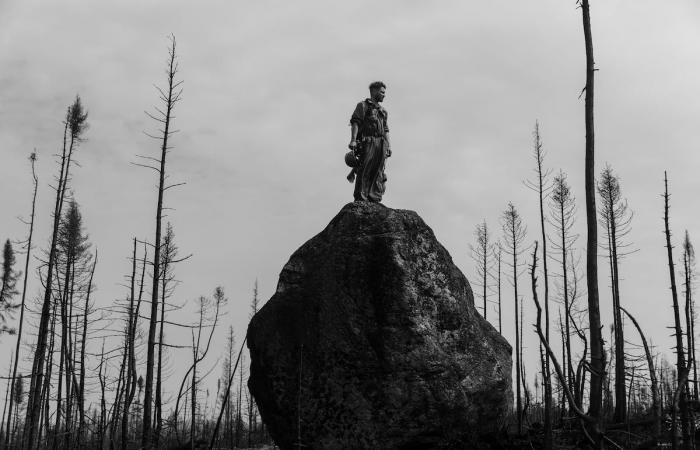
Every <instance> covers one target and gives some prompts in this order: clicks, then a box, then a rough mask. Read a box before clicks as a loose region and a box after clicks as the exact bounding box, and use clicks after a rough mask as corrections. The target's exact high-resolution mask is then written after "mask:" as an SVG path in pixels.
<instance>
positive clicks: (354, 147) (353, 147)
mask: <svg viewBox="0 0 700 450" xmlns="http://www.w3.org/2000/svg"><path fill="white" fill-rule="evenodd" d="M348 148H349V149H350V150H352V151H353V152H354V151H355V150H357V141H356V140H355V139H353V140H351V141H350V143H349V144H348Z"/></svg>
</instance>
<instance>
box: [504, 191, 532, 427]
mask: <svg viewBox="0 0 700 450" xmlns="http://www.w3.org/2000/svg"><path fill="white" fill-rule="evenodd" d="M501 226H502V228H503V242H504V248H503V250H504V251H505V252H506V254H507V255H509V256H510V258H511V259H510V261H509V262H508V264H509V265H510V268H511V270H512V272H511V279H510V281H511V283H512V285H513V300H514V302H515V314H514V315H515V379H516V382H515V385H516V414H517V416H518V433H519V434H520V433H522V430H523V417H522V414H523V403H522V393H521V381H522V380H521V376H522V369H523V367H522V361H521V360H522V348H521V345H522V343H521V339H520V330H521V326H522V325H521V323H520V318H519V315H520V307H519V302H520V299H519V294H518V276H519V275H520V271H521V267H522V262H520V261H518V258H519V257H520V255H521V254H522V252H523V248H522V246H523V242H524V240H525V235H526V233H527V229H526V227H525V225H524V224H523V220H522V217H521V216H520V213H519V212H518V210H517V209H516V208H515V206H514V205H513V203H508V207H507V208H506V210H505V211H504V212H503V215H502V216H501Z"/></svg>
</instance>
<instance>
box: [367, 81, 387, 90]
mask: <svg viewBox="0 0 700 450" xmlns="http://www.w3.org/2000/svg"><path fill="white" fill-rule="evenodd" d="M379 88H384V89H386V84H384V82H383V81H373V82H372V83H371V84H370V85H369V90H370V91H373V90H375V89H379Z"/></svg>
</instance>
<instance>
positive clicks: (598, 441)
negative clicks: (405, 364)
mask: <svg viewBox="0 0 700 450" xmlns="http://www.w3.org/2000/svg"><path fill="white" fill-rule="evenodd" d="M537 246H538V243H537V241H535V248H534V250H533V252H532V264H531V265H530V280H531V284H532V299H533V301H534V303H535V307H536V308H537V321H536V322H535V330H536V332H537V336H538V337H539V338H540V343H541V344H542V345H543V347H544V348H545V350H546V351H547V354H548V355H549V358H550V360H551V361H552V365H553V366H554V371H555V373H556V375H557V377H558V378H559V382H560V385H561V386H562V388H563V389H564V393H565V395H566V396H567V397H568V399H569V404H571V405H574V407H573V412H574V413H575V414H576V416H577V417H578V418H579V420H580V422H581V431H583V433H584V435H585V436H586V438H587V439H588V441H589V443H590V444H591V445H592V446H594V447H597V448H603V447H602V446H603V445H604V444H605V443H608V444H610V445H612V446H613V447H615V448H619V449H621V448H622V447H620V446H619V445H618V444H617V443H615V442H614V441H612V440H611V439H610V438H608V437H607V436H605V434H603V433H602V432H601V430H600V428H598V427H597V426H596V425H597V423H598V421H599V419H598V418H597V417H595V416H591V415H590V414H586V413H585V412H584V411H583V410H582V409H581V408H580V407H579V406H578V405H577V404H576V401H575V400H574V395H573V393H572V392H571V390H570V389H569V388H568V386H567V385H566V377H565V375H564V372H563V370H562V369H561V365H560V364H559V361H558V360H557V357H556V355H555V354H554V350H552V347H551V346H550V345H549V341H547V338H546V336H545V335H544V332H543V331H542V306H541V305H540V302H539V299H538V297H537V275H536V269H537ZM587 426H588V427H587ZM589 427H590V428H591V429H593V430H596V431H597V432H598V433H600V434H597V435H595V434H594V435H591V434H590V433H589V432H588V430H587V428H589Z"/></svg>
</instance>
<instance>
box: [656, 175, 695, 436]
mask: <svg viewBox="0 0 700 450" xmlns="http://www.w3.org/2000/svg"><path fill="white" fill-rule="evenodd" d="M663 198H664V234H665V236H666V254H667V256H668V271H669V276H670V280H671V300H672V302H673V324H674V335H675V338H676V372H677V373H678V386H677V388H676V391H675V392H674V395H673V417H672V425H671V426H672V428H671V430H672V448H674V449H676V448H678V444H679V442H678V434H677V433H676V420H677V419H676V417H677V415H678V409H679V407H680V412H681V427H682V430H683V448H686V449H690V448H691V446H690V426H689V423H688V405H687V397H686V393H687V385H688V375H689V372H690V365H691V363H692V361H691V360H690V358H691V356H690V355H688V362H687V364H686V359H685V351H684V348H683V329H682V326H681V315H680V306H679V303H678V291H677V288H676V270H675V265H674V262H673V245H672V244H671V228H670V226H669V218H668V217H669V216H668V213H669V202H668V200H669V193H668V177H667V176H666V172H664V194H663ZM686 308H687V307H686Z"/></svg>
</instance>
